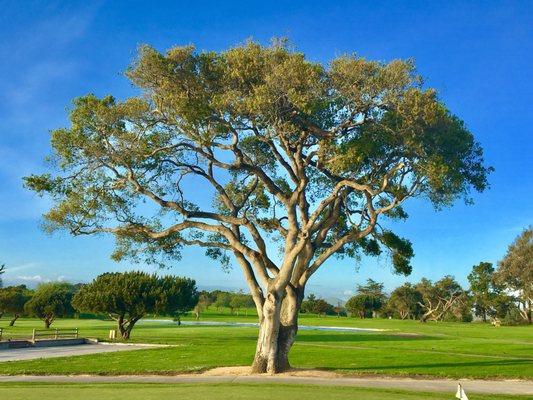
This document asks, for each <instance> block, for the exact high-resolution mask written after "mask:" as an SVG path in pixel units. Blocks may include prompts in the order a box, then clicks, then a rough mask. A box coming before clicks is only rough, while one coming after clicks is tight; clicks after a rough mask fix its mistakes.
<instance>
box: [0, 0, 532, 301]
mask: <svg viewBox="0 0 533 400" xmlns="http://www.w3.org/2000/svg"><path fill="white" fill-rule="evenodd" d="M67 3H68V4H67ZM88 3H91V4H88ZM328 3H335V4H328ZM378 3H379V4H378ZM154 4H155V3H154ZM532 11H533V5H532V3H531V2H528V1H523V2H519V1H498V2H490V1H479V2H475V1H469V2H454V1H433V2H422V1H421V2H418V1H409V2H398V1H391V2H387V1H383V2H373V1H366V2H365V1H359V2H356V1H352V2H345V1H338V2H324V1H316V2H314V1H287V2H283V1H277V2H272V3H271V4H269V2H256V1H246V2H237V1H235V2H229V1H228V2H209V1H195V2H188V1H183V2H168V3H166V4H165V3H164V2H157V6H156V5H149V4H148V3H147V2H119V1H108V2H103V1H102V2H74V1H71V2H63V3H59V2H53V1H49V2H37V1H36V2H29V1H7V2H2V10H1V12H0V38H1V40H0V60H2V61H1V62H0V262H4V263H6V264H7V267H8V270H7V273H6V275H5V278H4V280H5V281H6V283H8V284H9V283H14V282H24V283H27V284H30V285H33V284H35V283H38V282H40V281H43V280H54V279H65V280H69V281H73V282H78V281H88V280H90V279H91V278H93V277H95V276H96V275H98V274H99V273H101V272H104V271H109V270H123V269H128V268H139V266H131V264H128V263H121V264H116V263H114V262H113V261H111V260H110V259H109V254H110V252H111V250H112V246H113V242H112V240H111V239H110V238H108V237H91V238H86V237H85V238H72V237H70V236H68V235H67V234H55V235H53V236H48V235H46V234H45V233H43V232H42V231H41V230H40V228H39V223H40V215H41V214H42V212H43V211H45V210H46V208H47V206H48V203H47V201H46V200H43V199H40V198H38V197H36V196H35V195H33V194H32V193H28V192H27V191H25V190H24V189H23V188H22V183H21V177H22V176H24V175H27V174H30V173H32V172H40V171H44V168H45V165H44V162H43V159H44V157H45V156H46V155H47V154H48V153H49V150H50V148H49V131H50V130H51V129H54V128H57V127H60V126H64V125H65V124H66V109H67V108H68V106H69V104H70V101H71V99H72V98H74V97H76V96H79V95H83V94H86V93H89V92H93V93H95V94H97V95H99V96H102V95H105V94H108V93H111V94H113V95H115V96H116V97H118V98H124V97H127V96H129V95H132V94H134V93H135V92H134V90H133V88H132V87H131V85H130V84H129V82H128V81H127V79H125V78H124V77H123V76H122V71H124V69H125V68H126V67H127V66H128V64H129V62H130V61H131V59H132V57H133V56H134V55H135V50H136V48H137V47H138V45H139V44H142V43H148V44H151V45H153V46H155V47H156V48H158V49H160V50H165V49H166V48H168V47H170V46H172V45H178V44H189V43H194V44H195V45H196V46H197V48H198V49H201V50H222V49H226V48H228V47H230V46H232V45H235V44H237V43H239V42H242V41H244V40H245V39H247V38H250V37H251V38H254V39H256V40H259V41H261V42H264V43H267V42H268V40H269V38H271V37H274V36H277V37H279V36H286V37H288V38H289V39H290V40H291V41H292V42H293V43H294V44H295V46H296V47H297V48H298V49H299V50H301V51H303V52H305V53H306V55H307V56H308V57H309V58H310V59H312V60H314V61H318V62H323V63H326V62H327V61H328V60H329V59H331V58H332V57H335V56H337V55H340V54H343V53H346V52H356V53H358V54H359V55H362V56H365V57H367V58H370V59H377V60H382V61H387V60H391V59H394V58H409V57H413V58H414V59H415V60H416V64H417V67H418V70H419V72H420V73H421V74H422V75H423V76H424V77H425V78H426V80H427V84H428V85H429V86H432V87H434V88H436V89H437V90H438V92H439V94H440V97H441V98H442V99H443V100H444V101H445V102H446V104H447V105H448V107H449V108H450V109H451V110H452V111H453V112H454V113H456V114H458V115H459V116H460V117H461V118H463V119H464V120H465V121H466V123H467V125H468V127H469V128H470V129H471V130H472V131H473V132H474V133H475V135H476V137H477V138H478V140H479V141H480V142H481V144H482V145H483V147H484V149H485V154H486V159H487V162H488V163H489V164H490V165H492V166H494V167H495V168H496V172H494V173H493V174H492V175H491V177H490V182H491V189H490V190H489V191H487V192H486V193H483V194H481V195H476V196H475V205H473V206H466V205H464V204H463V203H461V202H459V203H457V204H456V205H455V206H454V207H453V208H451V209H448V210H444V211H440V212H435V211H434V210H433V209H432V207H431V206H430V205H429V204H427V203H424V202H422V201H412V202H410V203H409V204H408V205H407V210H408V212H409V214H410V216H411V217H410V219H409V220H408V221H406V222H405V223H404V224H401V225H399V226H398V227H397V230H398V231H399V233H401V234H403V235H405V236H407V237H408V238H410V239H411V240H412V241H413V244H414V249H415V253H416V256H415V259H414V261H413V266H414V270H413V274H412V275H411V276H410V277H409V278H407V279H408V280H412V281H416V280H418V279H420V278H421V277H422V276H426V277H429V278H431V279H438V278H440V277H441V276H443V275H444V274H453V275H455V276H456V277H457V278H458V279H459V280H460V281H461V282H463V283H464V282H465V281H466V275H467V274H468V272H469V270H470V269H471V267H472V265H474V264H476V263H478V262H480V261H490V262H496V261H497V260H498V259H500V258H501V257H502V256H503V255H504V253H505V250H506V248H507V246H508V244H509V243H510V242H511V241H512V240H513V238H514V237H515V236H516V235H518V234H519V233H520V232H521V230H522V229H523V228H524V227H526V226H528V225H529V224H531V223H532V222H533V218H532V217H533V212H532V211H533V207H532V198H533V180H532V174H531V171H532V170H533V169H532V164H533V162H532V156H531V155H532V154H533V151H532V150H533V145H532V143H533V140H532V128H531V127H532V126H533V118H532V115H533V113H532V112H531V111H532V110H531V108H532V100H533V98H532V95H533V85H532V79H531V78H532V65H533V46H532V44H533V29H532V27H533V24H531V21H532V20H533V15H532V14H533V12H532ZM202 254H203V252H202V251H198V250H195V249H189V250H187V251H185V252H184V255H183V259H182V260H181V261H180V262H179V263H176V265H175V266H174V267H173V268H172V269H171V270H170V271H168V272H171V273H175V274H180V275H188V276H192V277H194V278H195V279H196V280H197V282H198V284H199V285H200V286H201V287H227V288H240V287H244V286H245V285H244V282H243V280H242V278H241V277H240V273H239V270H238V269H237V268H235V269H234V270H232V271H231V272H230V273H224V272H222V271H221V270H220V268H219V267H217V266H216V265H215V264H214V263H213V262H212V261H211V260H210V259H207V258H205V257H203V255H202ZM140 268H143V269H146V270H152V268H149V267H144V266H140ZM367 277H372V278H374V279H377V280H380V281H383V282H385V284H386V287H387V288H388V289H391V288H393V287H394V286H396V285H398V284H401V283H403V282H404V281H405V280H406V278H403V277H399V276H395V275H393V274H392V273H391V269H390V267H389V265H388V263H387V260H386V259H365V260H363V261H362V262H361V263H360V264H359V265H358V266H356V265H355V264H354V263H353V262H352V261H347V260H345V261H335V260H333V261H331V262H329V264H327V265H326V266H325V267H324V268H323V270H322V271H320V272H319V273H318V274H317V275H316V276H315V277H314V278H313V279H312V281H311V282H310V286H309V289H308V293H310V292H315V293H318V294H322V295H324V296H329V297H344V296H346V295H348V294H349V293H350V291H353V289H354V286H355V285H356V283H358V282H361V281H363V280H365V279H366V278H367Z"/></svg>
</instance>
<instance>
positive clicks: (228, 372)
mask: <svg viewBox="0 0 533 400" xmlns="http://www.w3.org/2000/svg"><path fill="white" fill-rule="evenodd" d="M202 375H205V376H258V375H262V376H264V374H252V371H251V367H249V366H239V367H218V368H213V369H210V370H207V371H205V372H203V373H202ZM276 376H299V377H304V378H339V377H342V375H340V374H337V373H335V372H330V371H321V370H317V369H303V368H293V369H291V370H290V371H287V372H282V373H280V374H276Z"/></svg>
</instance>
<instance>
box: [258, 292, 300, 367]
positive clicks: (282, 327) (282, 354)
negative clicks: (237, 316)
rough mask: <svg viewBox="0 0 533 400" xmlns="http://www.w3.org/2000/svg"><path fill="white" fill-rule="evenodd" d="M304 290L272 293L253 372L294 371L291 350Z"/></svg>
mask: <svg viewBox="0 0 533 400" xmlns="http://www.w3.org/2000/svg"><path fill="white" fill-rule="evenodd" d="M302 299H303V290H296V289H292V288H288V289H287V291H286V293H285V294H279V293H276V292H269V293H268V295H267V296H266V299H265V302H264V305H263V316H262V319H261V321H260V324H259V337H258V339H257V348H256V353H255V357H254V362H253V364H252V373H269V374H276V373H279V372H283V371H287V370H289V369H290V363H289V351H290V349H291V347H292V345H293V343H294V340H295V339H296V333H297V331H298V310H299V309H300V305H301V302H302Z"/></svg>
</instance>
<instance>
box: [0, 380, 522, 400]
mask: <svg viewBox="0 0 533 400" xmlns="http://www.w3.org/2000/svg"><path fill="white" fill-rule="evenodd" d="M0 398H2V399H10V400H47V399H76V400H86V399H87V400H93V399H106V400H115V399H116V400H122V399H128V400H152V399H154V400H160V399H163V398H164V399H180V400H181V399H184V398H186V399H188V400H196V399H198V400H204V399H217V400H226V399H227V400H239V399H251V398H253V399H256V400H267V399H272V398H298V399H299V400H307V399H310V400H318V399H338V400H343V399H360V400H389V399H390V400H392V399H394V400H397V399H407V400H425V399H433V400H447V399H450V398H451V397H450V394H449V393H435V392H432V393H424V392H406V391H402V390H382V389H366V388H353V387H331V386H327V387H317V386H313V385H306V386H304V385H249V384H239V385H232V384H210V385H207V384H195V385H188V384H187V385H168V384H143V385H137V384H92V385H83V384H75V385H65V384H63V385H59V386H58V385H52V384H11V383H10V384H0ZM469 398H470V399H472V400H476V399H486V400H492V399H494V400H495V399H502V400H504V399H508V400H511V399H525V398H526V397H523V396H522V397H521V396H504V395H498V396H490V395H486V394H484V395H469Z"/></svg>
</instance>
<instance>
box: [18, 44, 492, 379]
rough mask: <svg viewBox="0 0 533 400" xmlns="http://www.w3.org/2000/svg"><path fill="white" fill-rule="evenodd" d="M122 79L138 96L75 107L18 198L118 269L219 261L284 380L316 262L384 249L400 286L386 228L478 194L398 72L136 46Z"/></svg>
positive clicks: (462, 154) (408, 65)
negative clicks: (93, 244)
mask: <svg viewBox="0 0 533 400" xmlns="http://www.w3.org/2000/svg"><path fill="white" fill-rule="evenodd" d="M127 76H128V77H129V78H130V79H131V81H132V83H133V84H134V85H135V86H136V87H138V88H139V89H140V94H139V95H138V96H135V97H132V98H129V99H126V100H123V101H117V100H115V99H114V98H113V97H111V96H107V97H104V98H98V97H96V96H94V95H87V96H84V97H81V98H78V99H76V100H75V101H74V106H73V109H72V111H71V113H70V126H68V127H66V128H62V129H58V130H55V131H53V133H52V147H53V149H54V156H53V159H54V160H55V161H56V162H57V163H56V165H57V171H56V172H54V173H53V174H44V175H33V176H30V177H28V178H26V185H27V186H28V187H29V188H31V189H33V190H35V191H36V192H38V193H41V194H49V195H50V196H51V197H52V198H53V200H54V203H55V205H54V206H53V208H52V209H51V210H50V211H49V212H48V213H47V214H46V221H47V223H48V227H49V228H50V229H58V228H59V229H67V230H69V231H70V232H71V233H73V234H74V235H89V234H99V233H102V232H104V233H110V234H112V235H114V236H115V238H116V241H117V247H116V251H115V252H114V254H113V257H114V258H115V259H117V260H119V259H122V258H124V257H128V256H131V257H134V258H137V257H141V256H145V257H146V258H147V259H148V261H153V262H162V263H164V262H165V259H170V260H176V259H177V258H178V257H179V252H180V250H181V248H182V247H183V246H189V245H192V246H202V247H205V248H206V251H207V254H208V255H210V256H211V257H214V258H218V259H219V260H222V261H223V263H224V264H227V263H228V262H229V260H230V256H233V257H234V258H235V260H236V261H237V263H238V265H239V266H240V268H242V272H243V274H244V277H245V278H246V281H247V282H248V286H249V289H250V293H251V295H252V296H253V298H254V302H255V305H256V308H257V312H258V315H259V320H260V332H259V338H258V342H257V349H256V354H255V358H254V361H253V371H255V372H267V371H268V372H270V373H275V372H279V371H283V370H285V369H287V368H289V361H288V353H289V350H290V348H291V346H292V344H293V342H294V339H295V335H296V332H297V329H298V322H297V317H298V310H299V308H300V304H301V301H302V299H303V298H304V291H305V286H306V284H307V282H308V281H309V279H310V278H311V276H313V274H315V272H316V271H317V270H318V269H319V268H321V267H322V266H323V265H325V263H326V261H327V260H329V259H330V258H331V257H333V256H340V257H355V258H357V257H358V256H360V254H361V252H363V253H366V254H371V255H377V254H379V253H380V252H382V251H383V250H385V251H388V252H389V253H390V256H391V260H392V264H393V265H394V269H395V271H396V272H398V273H402V274H409V273H410V271H411V266H410V264H409V260H410V258H411V257H412V256H413V250H412V247H411V243H410V242H409V241H408V240H405V239H402V238H400V237H399V236H397V235H396V234H394V233H393V232H391V231H390V230H388V229H387V228H386V225H383V224H384V223H385V222H384V218H400V219H403V218H406V217H407V214H406V213H405V211H404V210H403V209H402V204H403V203H404V202H405V201H406V200H407V199H408V198H411V197H422V198H427V199H429V200H430V201H431V202H433V204H434V205H435V206H436V207H441V206H446V205H450V204H451V203H452V202H453V201H454V200H455V199H457V198H458V197H466V198H468V197H469V196H468V193H469V191H470V190H471V189H472V188H473V189H475V190H477V191H482V190H484V189H485V188H486V186H487V180H486V175H487V172H488V169H487V168H486V167H485V166H484V165H483V159H482V149H481V147H480V146H479V144H478V143H477V142H476V141H475V140H474V137H473V135H472V134H471V133H470V132H469V131H468V129H467V128H466V126H465V124H464V123H463V122H462V121H461V120H460V119H459V118H457V117H456V116H455V115H453V114H452V113H451V112H450V111H448V110H447V108H446V107H445V105H444V104H443V103H442V101H441V100H440V99H439V98H438V97H437V94H436V92H435V90H432V89H427V88H424V87H423V83H422V79H421V78H420V76H418V75H417V74H416V72H415V68H414V65H413V62H412V61H402V60H394V61H391V62H389V63H381V62H375V61H368V60H366V59H364V58H361V57H358V56H355V55H346V56H341V57H339V58H337V59H334V60H333V61H331V63H329V64H328V65H327V66H325V65H322V64H319V63H316V62H312V61H309V60H307V59H306V58H305V56H304V55H303V54H302V53H299V52H296V51H293V50H291V49H290V48H289V47H288V46H287V45H286V44H285V43H284V42H283V41H277V42H275V43H274V44H273V45H272V46H268V47H264V46H261V45H259V44H257V43H252V42H250V43H247V44H244V45H241V46H237V47H234V48H232V49H230V50H228V51H223V52H220V53H215V52H197V51H195V49H194V48H193V47H191V46H186V47H175V48H172V49H170V50H169V51H167V52H166V53H165V54H162V53H160V52H159V51H157V50H155V49H154V48H152V47H149V46H143V47H141V49H140V52H139V56H138V58H137V59H136V60H135V62H134V63H133V65H132V66H131V68H130V69H129V70H128V71H127ZM200 193H201V195H200ZM209 198H211V199H212V202H209V201H206V199H209ZM378 221H380V223H378ZM276 245H277V246H276ZM275 247H279V248H278V249H276V248H275ZM158 255H160V256H162V257H163V258H161V257H158Z"/></svg>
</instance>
